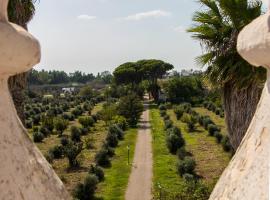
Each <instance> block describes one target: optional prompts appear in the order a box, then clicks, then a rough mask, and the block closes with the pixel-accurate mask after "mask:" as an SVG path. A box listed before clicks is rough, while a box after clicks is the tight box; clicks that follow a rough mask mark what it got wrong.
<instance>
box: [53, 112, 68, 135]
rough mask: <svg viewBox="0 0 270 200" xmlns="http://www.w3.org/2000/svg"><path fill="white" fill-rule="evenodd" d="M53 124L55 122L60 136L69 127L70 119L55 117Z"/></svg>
mask: <svg viewBox="0 0 270 200" xmlns="http://www.w3.org/2000/svg"><path fill="white" fill-rule="evenodd" d="M53 124H54V128H55V130H56V131H57V132H58V134H59V135H60V136H61V135H62V134H63V132H64V131H65V130H66V129H67V127H68V121H67V120H65V119H63V118H60V117H57V118H54V120H53Z"/></svg>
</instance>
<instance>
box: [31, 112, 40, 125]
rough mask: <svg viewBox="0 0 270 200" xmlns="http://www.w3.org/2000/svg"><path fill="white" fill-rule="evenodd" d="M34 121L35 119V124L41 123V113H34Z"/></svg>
mask: <svg viewBox="0 0 270 200" xmlns="http://www.w3.org/2000/svg"><path fill="white" fill-rule="evenodd" d="M32 121H33V124H34V125H39V122H40V115H39V114H37V115H34V116H33V117H32Z"/></svg>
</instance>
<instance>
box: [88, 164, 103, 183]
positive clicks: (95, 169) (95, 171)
mask: <svg viewBox="0 0 270 200" xmlns="http://www.w3.org/2000/svg"><path fill="white" fill-rule="evenodd" d="M89 173H90V174H94V175H96V177H97V178H98V180H99V181H103V180H104V172H103V169H102V168H101V167H99V166H97V165H95V166H94V165H91V166H90V169H89Z"/></svg>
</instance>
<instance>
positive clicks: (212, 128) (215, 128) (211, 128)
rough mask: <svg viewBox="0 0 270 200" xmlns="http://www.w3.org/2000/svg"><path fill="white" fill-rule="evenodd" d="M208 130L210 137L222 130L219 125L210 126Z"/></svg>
mask: <svg viewBox="0 0 270 200" xmlns="http://www.w3.org/2000/svg"><path fill="white" fill-rule="evenodd" d="M207 130H208V134H209V135H210V136H214V134H215V132H217V131H220V128H219V127H218V126H217V125H214V124H209V125H208V127H207Z"/></svg>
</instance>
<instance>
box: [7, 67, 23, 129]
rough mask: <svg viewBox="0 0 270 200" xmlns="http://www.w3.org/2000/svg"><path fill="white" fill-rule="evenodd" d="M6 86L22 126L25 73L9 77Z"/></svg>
mask: <svg viewBox="0 0 270 200" xmlns="http://www.w3.org/2000/svg"><path fill="white" fill-rule="evenodd" d="M8 85H9V90H10V93H11V96H12V99H13V102H14V105H15V108H16V110H17V114H18V116H19V118H20V119H21V121H22V123H23V124H24V120H25V117H24V112H23V102H24V94H23V92H24V90H25V88H26V85H27V72H26V73H22V74H18V75H16V76H12V77H10V78H9V80H8Z"/></svg>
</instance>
